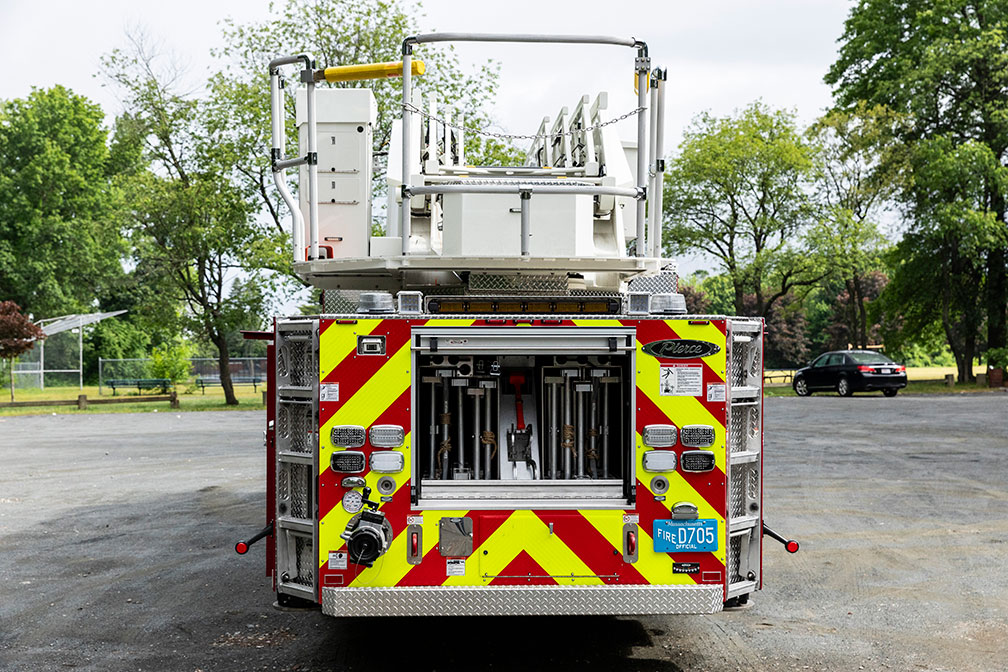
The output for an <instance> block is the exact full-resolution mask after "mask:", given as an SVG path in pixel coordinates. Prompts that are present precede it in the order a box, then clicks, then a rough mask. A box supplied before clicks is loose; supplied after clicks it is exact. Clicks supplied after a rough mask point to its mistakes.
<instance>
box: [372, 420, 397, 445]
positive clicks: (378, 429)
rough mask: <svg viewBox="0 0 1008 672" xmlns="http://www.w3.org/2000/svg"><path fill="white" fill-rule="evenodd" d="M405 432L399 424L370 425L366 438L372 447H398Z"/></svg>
mask: <svg viewBox="0 0 1008 672" xmlns="http://www.w3.org/2000/svg"><path fill="white" fill-rule="evenodd" d="M405 437H406V433H405V432H404V431H403V428H402V427H401V426H399V425H372V426H371V429H369V430H368V439H369V440H370V441H371V446H372V447H373V448H398V447H399V446H401V445H403V440H404V439H405Z"/></svg>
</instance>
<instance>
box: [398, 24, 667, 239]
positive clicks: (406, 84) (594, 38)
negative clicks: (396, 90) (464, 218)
mask: <svg viewBox="0 0 1008 672" xmlns="http://www.w3.org/2000/svg"><path fill="white" fill-rule="evenodd" d="M430 42H511V43H536V44H608V45H614V46H622V47H631V48H634V49H637V59H636V60H635V62H634V73H635V75H636V77H637V81H638V86H637V106H638V108H640V110H641V112H640V113H639V114H638V115H637V188H636V189H634V190H628V189H627V190H622V191H623V192H632V193H614V192H613V191H610V189H612V188H609V187H601V186H599V187H580V188H581V189H585V190H587V191H584V192H581V191H575V190H573V189H571V188H563V189H558V190H557V191H545V190H544V187H537V188H536V189H535V191H537V192H539V193H568V194H569V193H588V194H591V195H601V194H612V195H618V196H630V197H632V198H635V199H637V246H636V254H637V256H638V257H643V256H645V255H646V254H647V252H648V246H647V245H646V233H645V231H646V230H645V224H646V221H645V210H646V200H647V197H648V188H647V180H648V179H649V175H648V170H647V163H646V161H647V155H646V153H645V148H646V147H647V126H648V119H647V118H646V117H645V116H644V113H645V112H647V110H648V100H647V86H646V85H645V82H648V81H649V79H648V73H649V71H650V69H651V59H650V57H649V56H648V48H647V43H646V42H644V41H642V40H638V39H635V38H632V37H630V38H620V37H611V36H605V35H531V34H525V33H501V34H496V33H421V34H418V35H413V36H411V37H407V38H406V39H405V40H403V45H402V60H403V69H402V91H403V96H402V184H401V186H400V190H401V193H400V197H401V198H402V204H401V210H400V217H399V230H398V233H399V235H400V236H401V237H402V254H403V256H408V255H409V252H410V249H409V248H410V233H411V228H412V227H411V216H412V215H411V212H410V197H411V196H413V195H420V194H434V193H515V191H517V193H519V195H520V196H521V217H522V228H521V231H522V244H521V246H522V255H523V256H527V255H528V253H529V237H530V232H529V219H530V215H529V208H530V206H529V200H530V198H531V194H532V191H533V190H532V189H521V188H520V186H519V187H510V186H507V187H505V189H507V190H506V191H498V190H496V189H497V185H493V187H491V185H473V186H472V187H469V186H466V185H445V187H447V186H452V187H455V188H453V189H451V190H445V188H444V187H442V186H438V187H412V186H411V185H410V174H409V173H410V166H411V165H412V161H411V160H410V159H411V153H412V146H411V143H410V116H411V115H412V114H413V111H412V110H411V109H410V108H411V105H410V101H411V95H412V77H411V70H412V68H411V65H410V64H411V62H412V58H413V45H414V44H424V43H430ZM652 114H654V111H653V110H652ZM658 123H661V122H660V121H659V122H658ZM652 163H653V162H652ZM501 186H503V185H501ZM477 187H479V188H478V189H477ZM432 188H433V189H438V190H440V191H430V189H432ZM490 188H493V189H495V190H493V191H487V189H490ZM654 207H656V206H655V204H654V203H653V202H652V208H654ZM658 207H660V206H658Z"/></svg>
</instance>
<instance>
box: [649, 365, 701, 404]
mask: <svg viewBox="0 0 1008 672" xmlns="http://www.w3.org/2000/svg"><path fill="white" fill-rule="evenodd" d="M658 372H659V373H658V375H659V379H658V391H659V394H661V396H663V397H699V396H700V395H702V394H703V366H702V365H699V364H669V365H666V364H662V365H661V367H659V369H658Z"/></svg>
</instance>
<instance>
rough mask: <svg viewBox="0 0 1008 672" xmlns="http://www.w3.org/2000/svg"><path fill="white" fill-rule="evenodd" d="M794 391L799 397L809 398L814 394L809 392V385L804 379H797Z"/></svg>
mask: <svg viewBox="0 0 1008 672" xmlns="http://www.w3.org/2000/svg"><path fill="white" fill-rule="evenodd" d="M794 391H795V394H797V395H798V396H799V397H807V396H809V395H810V394H812V393H811V392H810V391H809V388H808V383H807V382H805V379H804V378H795V381H794Z"/></svg>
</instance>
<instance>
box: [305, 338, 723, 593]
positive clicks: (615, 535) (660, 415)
mask: <svg viewBox="0 0 1008 672" xmlns="http://www.w3.org/2000/svg"><path fill="white" fill-rule="evenodd" d="M323 322H324V323H325V322H328V324H327V325H326V328H325V330H324V331H323V332H322V336H321V337H320V353H319V360H320V376H322V377H323V380H326V381H329V382H338V383H339V384H340V400H339V402H324V403H322V404H320V436H321V437H322V442H321V443H322V445H321V446H320V451H319V452H320V455H319V464H320V467H321V473H320V475H319V508H320V510H319V516H320V524H319V544H318V552H319V558H318V560H319V567H320V572H319V576H320V585H326V586H329V585H334V586H335V585H341V586H343V587H353V588H384V587H390V586H433V587H436V586H442V585H443V586H458V587H464V586H471V587H474V588H475V589H480V588H481V587H486V586H489V585H491V584H493V585H499V584H517V585H525V586H528V585H537V584H542V585H546V584H550V585H552V584H556V583H559V584H560V585H561V586H563V585H567V586H570V585H582V586H589V585H593V586H598V585H602V584H609V585H613V584H625V585H627V586H632V585H641V584H657V585H666V586H669V585H676V586H679V587H685V586H692V585H693V584H695V583H700V582H701V580H702V576H701V574H699V573H695V574H673V572H672V565H673V562H690V563H694V562H695V563H698V564H699V565H700V568H701V572H715V573H717V574H718V575H719V576H722V577H723V576H724V573H725V558H726V543H727V539H725V538H724V536H725V534H726V529H727V528H726V524H725V518H724V515H725V506H726V502H725V501H724V500H725V481H726V479H725V473H724V469H725V439H726V431H725V412H724V403H718V402H707V401H706V398H703V399H698V398H695V397H670V396H665V397H663V396H661V395H660V394H659V390H658V374H659V371H658V368H659V367H660V362H659V361H658V360H657V359H655V358H654V357H652V356H650V355H645V354H642V352H641V347H642V345H643V344H646V343H648V342H651V341H653V340H661V339H666V338H676V337H680V336H681V337H682V338H687V339H697V340H705V341H709V342H712V343H717V344H718V345H719V346H720V347H721V350H720V352H719V353H717V354H715V355H712V356H710V357H707V358H704V360H702V363H703V374H702V382H703V386H704V391H706V386H707V384H708V383H713V384H723V383H724V382H725V373H724V372H725V357H726V354H727V352H726V350H727V349H726V347H725V345H726V342H725V335H724V332H723V331H722V327H723V324H722V325H719V324H717V323H716V321H711V322H709V323H707V324H703V325H689V324H688V323H687V321H686V320H668V321H662V320H653V319H641V320H624V321H620V320H616V319H577V320H563V321H562V322H561V324H559V325H558V324H555V323H547V324H544V325H543V326H552V327H556V326H568V327H570V328H574V327H621V326H627V327H631V328H636V329H637V334H638V338H637V343H636V347H637V352H636V354H635V356H636V361H635V364H636V366H635V370H636V371H635V372H636V374H637V380H636V382H637V389H636V390H635V391H634V395H635V396H634V399H633V401H634V402H635V407H636V412H635V416H636V417H635V420H636V425H637V427H635V428H634V429H635V430H636V432H637V433H635V434H634V439H635V440H636V442H637V450H636V464H635V471H636V492H637V500H636V503H635V505H634V506H633V508H630V509H628V510H627V511H621V510H616V511H614V510H605V509H600V510H594V509H590V510H579V511H573V510H566V511H565V510H535V511H531V510H519V511H465V510H425V511H421V510H414V509H413V507H412V505H411V502H410V496H411V494H410V485H411V481H410V480H409V475H410V474H409V470H410V468H411V467H410V466H409V465H411V459H410V449H411V446H410V442H411V438H412V435H411V432H410V429H411V417H410V412H411V408H410V406H411V404H412V398H411V391H410V380H411V378H410V369H411V366H412V361H411V357H412V352H411V345H412V343H411V338H410V333H411V328H412V327H414V326H421V325H423V326H428V327H431V326H433V327H437V326H451V327H465V326H475V328H479V327H481V326H483V325H484V324H485V320H482V319H479V320H477V319H458V318H439V319H432V320H429V321H424V320H420V319H418V320H410V319H399V318H395V319H393V318H389V319H366V320H360V321H359V322H358V323H357V324H345V325H340V324H338V323H335V322H332V321H326V320H324V321H323ZM721 322H723V321H721ZM491 326H499V325H491ZM508 326H512V325H508ZM521 326H538V325H528V324H522V325H521ZM365 333H367V334H375V335H385V336H386V343H387V348H388V349H387V356H386V357H380V356H372V357H357V356H356V346H357V336H358V335H362V334H365ZM684 363H691V364H695V363H696V360H686V361H685V362H684ZM376 423H380V424H399V425H402V426H403V427H404V428H406V438H405V444H404V446H403V447H402V449H401V450H402V451H403V453H404V456H405V459H406V464H407V467H406V469H405V470H404V471H403V472H402V473H401V474H395V475H393V476H394V478H395V480H396V490H395V492H394V493H393V495H392V500H391V501H389V502H383V503H382V504H381V506H380V510H381V511H382V512H384V513H385V514H386V516H387V518H388V520H389V523H390V524H391V525H392V528H393V532H394V535H393V540H392V543H391V546H390V548H389V550H388V552H387V553H386V554H384V555H383V556H381V557H380V558H379V559H378V560H377V561H376V562H375V564H374V567H372V568H364V567H361V566H358V565H354V564H352V563H351V564H349V566H348V568H347V569H346V570H339V569H335V568H334V569H333V570H332V571H330V570H329V568H328V553H329V551H334V550H339V549H345V547H346V545H345V542H344V541H343V540H342V539H341V538H340V536H339V535H340V534H341V533H342V532H343V531H344V529H345V527H346V524H347V522H348V521H349V519H350V518H351V514H348V513H346V512H345V511H344V510H343V507H342V505H341V504H340V498H341V496H342V494H343V492H345V490H344V489H343V488H341V487H340V486H339V480H341V477H342V475H341V474H333V473H332V472H331V471H330V470H329V469H328V468H327V467H328V459H329V455H330V454H331V453H332V447H331V446H330V445H329V442H328V440H327V437H328V431H329V429H330V428H331V427H332V426H334V425H337V424H355V425H361V426H363V427H370V426H372V425H374V424H376ZM654 423H672V424H675V425H676V426H677V427H682V426H683V425H686V424H707V425H711V426H712V427H714V429H715V439H716V440H715V445H714V446H713V448H712V450H713V451H714V452H715V455H716V459H717V463H718V469H716V470H715V471H713V472H710V473H707V474H682V473H680V472H678V471H675V472H669V473H668V474H666V476H667V477H668V480H669V483H670V489H669V491H668V492H667V493H664V496H665V500H664V501H655V498H654V494H653V493H652V492H651V491H650V490H649V486H648V484H649V483H650V477H651V476H653V474H646V473H645V472H643V470H642V461H643V453H642V449H643V446H642V445H641V437H640V434H639V432H640V431H641V429H642V427H643V426H644V425H645V424H654ZM362 450H364V451H365V452H368V453H370V450H371V447H370V444H367V445H366V446H365V448H363V449H362ZM673 450H675V452H676V453H677V454H678V453H680V452H681V447H676V448H674V449H673ZM362 476H363V477H364V478H365V481H366V482H367V484H368V485H369V486H370V487H371V488H372V490H373V492H372V496H371V498H372V499H374V500H376V501H377V500H378V497H379V495H378V492H377V487H376V486H377V481H378V479H379V478H380V477H381V476H382V474H372V473H370V472H368V471H366V472H365V473H364V474H362ZM681 500H686V501H690V502H693V503H694V504H696V505H697V506H698V509H699V516H700V517H701V518H712V519H715V520H717V521H718V529H719V535H720V543H719V549H718V551H717V552H716V553H684V554H675V556H674V557H673V555H672V554H668V553H655V552H654V551H653V541H652V539H651V533H652V523H653V521H654V520H655V519H659V518H669V517H670V512H669V507H670V506H671V505H672V504H673V503H674V502H676V501H681ZM624 513H634V514H636V515H638V516H639V536H638V547H639V553H638V560H637V562H635V563H626V562H624V561H623V556H622V543H623V540H622V535H623V515H624ZM410 515H422V516H423V524H422V530H423V536H422V549H421V555H422V561H421V562H420V563H419V564H417V565H410V564H409V563H408V562H407V560H406V556H407V553H406V546H407V544H408V543H409V535H407V534H404V531H405V529H406V518H407V516H410ZM461 516H470V517H472V518H473V522H474V525H473V528H474V529H473V532H474V539H473V546H474V549H473V553H472V555H471V556H469V557H468V558H466V565H465V575H464V576H457V577H456V576H452V577H449V576H447V572H446V563H445V558H444V557H442V556H441V553H440V550H439V548H438V537H439V522H440V520H441V518H443V517H461ZM549 523H553V526H554V529H553V530H552V534H551V533H550V529H549ZM484 553H485V554H484ZM529 573H531V574H532V575H533V576H532V577H531V578H530V577H528V574H529ZM333 574H336V575H339V576H340V577H341V578H342V583H339V584H323V582H322V579H324V578H325V577H328V576H332V575H333ZM512 574H514V575H516V576H518V575H520V578H517V579H515V578H506V577H501V576H499V575H506V576H510V575H512ZM541 574H545V575H550V576H536V575H541ZM572 574H573V575H574V576H575V577H578V578H574V579H571V578H567V579H563V578H557V577H558V576H564V575H565V576H567V577H570V575H572ZM484 575H490V576H487V577H486V578H484ZM612 575H618V577H619V578H618V579H602V578H599V577H600V576H612ZM491 576H497V578H491ZM582 577H583V578H582ZM704 583H706V582H704ZM718 587H719V588H720V586H718ZM330 589H331V590H338V588H330Z"/></svg>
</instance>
